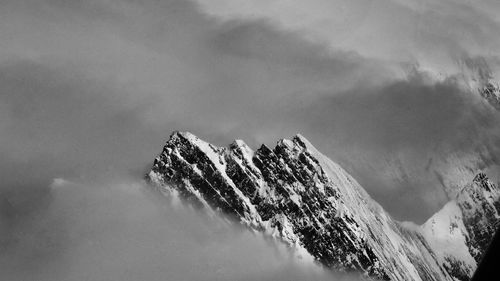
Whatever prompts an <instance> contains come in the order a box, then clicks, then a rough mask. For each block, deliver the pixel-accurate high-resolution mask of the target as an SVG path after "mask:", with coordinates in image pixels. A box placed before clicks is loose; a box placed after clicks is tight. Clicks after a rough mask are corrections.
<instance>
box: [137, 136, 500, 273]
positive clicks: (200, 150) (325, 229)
mask: <svg viewBox="0 0 500 281" xmlns="http://www.w3.org/2000/svg"><path fill="white" fill-rule="evenodd" d="M146 178H147V179H148V181H149V182H150V183H151V184H152V185H154V186H156V187H157V188H158V189H159V190H160V191H162V192H163V193H164V194H165V195H167V196H171V195H172V194H173V195H174V196H179V197H181V198H183V199H184V200H185V201H186V202H189V203H190V204H192V205H194V206H197V207H200V208H207V209H208V210H211V211H215V212H217V211H222V212H224V213H226V214H229V215H231V216H234V217H235V218H236V219H237V220H239V221H241V222H242V223H243V224H246V225H247V226H249V227H251V228H253V229H257V230H261V231H264V232H266V233H268V234H270V235H273V236H277V237H279V238H281V239H282V240H283V241H284V242H286V243H289V244H293V245H295V246H296V247H299V248H303V249H305V250H307V252H309V253H310V254H311V255H312V256H313V257H314V258H315V259H317V260H318V261H319V262H321V263H322V264H324V265H325V266H328V267H331V268H334V269H338V270H344V271H349V270H356V271H361V272H362V273H363V274H364V275H365V276H368V277H372V278H377V279H383V280H468V279H469V278H470V277H471V275H472V273H473V271H474V270H475V268H476V267H477V263H478V261H479V259H480V258H481V256H482V254H483V253H484V252H485V249H486V247H487V245H488V243H489V241H490V240H491V239H492V237H493V234H494V231H495V229H496V228H495V226H496V224H497V222H498V221H499V218H500V216H499V213H500V203H499V196H500V192H499V190H498V189H497V187H496V186H494V185H493V184H491V183H490V182H489V181H488V179H487V178H486V177H485V176H484V175H483V174H480V175H478V176H476V178H475V179H474V181H473V182H472V184H470V185H469V186H467V187H465V188H464V189H463V190H462V191H461V192H460V193H459V195H458V196H457V198H456V200H453V201H452V202H450V203H448V204H447V205H446V206H445V207H444V208H443V209H442V210H441V211H439V212H438V213H437V214H436V215H434V216H433V217H432V218H430V219H429V221H427V222H426V223H425V224H424V225H422V226H416V225H410V224H408V223H406V224H402V223H399V222H397V221H395V220H393V219H392V218H391V217H390V216H389V215H388V214H387V213H386V212H385V211H384V210H383V209H382V208H381V206H380V205H378V204H377V203H376V202H375V201H374V200H372V199H371V198H370V196H369V195H368V194H367V193H366V192H365V191H364V189H363V188H362V187H361V186H360V185H359V184H358V183H357V182H356V180H355V179H354V178H352V177H351V176H350V175H349V174H348V173H347V172H346V171H344V170H343V169H342V168H341V167H340V166H339V165H337V164H336V163H334V162H333V161H331V160H330V159H328V158H327V157H326V156H324V155H323V154H321V153H320V152H319V151H318V150H317V149H316V148H314V146H313V145H312V144H311V143H310V142H309V141H308V140H307V139H305V138H304V137H303V136H301V135H297V136H295V137H293V138H292V139H291V140H287V139H283V140H280V141H279V142H278V143H277V145H276V147H275V148H273V149H271V148H269V147H267V146H265V145H262V146H261V147H260V148H259V149H257V150H256V151H253V150H252V149H251V148H249V147H248V146H247V145H246V144H245V143H244V142H243V141H241V140H237V141H234V142H233V143H232V144H231V145H230V146H229V147H228V148H221V147H216V146H213V145H212V144H209V143H207V142H204V141H202V140H200V139H199V138H197V137H196V136H194V135H192V134H190V133H181V132H174V133H173V134H172V135H171V137H170V139H169V140H168V141H167V143H166V145H165V147H164V148H163V151H162V153H161V154H160V155H159V156H158V157H157V158H156V159H155V161H154V164H153V167H152V169H151V171H150V172H149V173H148V174H147V176H146ZM477 226H479V228H478V227H477Z"/></svg>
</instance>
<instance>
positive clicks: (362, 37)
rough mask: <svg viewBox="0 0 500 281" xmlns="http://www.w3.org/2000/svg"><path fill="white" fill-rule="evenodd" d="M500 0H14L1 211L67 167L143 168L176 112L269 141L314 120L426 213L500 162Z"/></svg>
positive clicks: (6, 64) (200, 126)
mask: <svg viewBox="0 0 500 281" xmlns="http://www.w3.org/2000/svg"><path fill="white" fill-rule="evenodd" d="M498 11H500V7H499V4H498V1H495V0H490V1H488V0H484V1H474V2H472V1H467V0H455V1H452V0H439V1H413V0H390V1H382V2H381V1H370V0H356V1H340V0H338V1H326V0H325V1H323V0H317V1H307V2H304V1H251V2H250V1H236V0H227V1H225V0H217V1H215V0H214V1H212V0H211V1H204V0H199V1H197V2H189V1H180V0H179V1H176V0H166V1H153V0H151V1H149V0H147V1H133V0H128V1H126V0H123V1H121V0H87V1H83V0H82V1H79V0H75V1H62V0H15V1H14V0H12V1H9V0H1V1H0V26H1V28H0V136H1V138H0V159H1V160H0V177H1V178H2V183H1V184H0V204H1V205H0V207H1V208H0V216H1V221H0V222H1V225H0V227H2V229H3V231H6V232H9V230H10V229H15V227H16V226H18V225H22V223H23V222H24V221H26V220H28V221H29V219H30V218H31V217H32V216H33V214H36V213H39V212H40V211H41V210H44V209H46V208H48V207H49V206H51V205H52V204H54V203H53V200H54V199H53V195H52V192H51V191H50V190H51V189H50V188H49V186H50V183H51V182H52V181H53V179H54V178H66V179H75V180H77V181H79V182H85V183H89V184H90V183H94V182H96V181H106V180H109V179H116V178H123V177H126V178H130V177H132V178H138V177H140V176H142V174H143V173H144V172H145V171H146V170H147V168H148V166H149V165H150V163H151V161H152V160H153V158H154V157H155V155H156V153H158V152H159V151H160V150H161V147H162V145H163V143H164V141H165V140H166V138H167V137H168V136H169V134H170V132H171V131H172V130H185V131H191V132H193V133H194V134H196V135H198V136H200V137H201V138H203V139H206V140H208V141H210V142H213V143H215V144H217V145H221V146H222V145H226V144H228V143H230V142H231V141H232V140H233V139H235V138H239V139H244V140H245V141H247V142H248V143H249V144H250V145H252V146H253V147H257V146H258V145H259V144H260V143H263V142H264V143H266V144H269V145H272V144H274V143H275V142H276V140H278V139H279V138H283V137H289V136H291V135H294V134H296V133H297V132H300V133H302V134H304V135H305V136H306V137H307V138H309V139H310V141H311V142H312V143H314V144H315V145H316V146H317V147H318V149H320V150H321V151H323V152H324V153H325V154H327V155H328V156H330V157H331V158H332V159H333V160H334V161H337V162H339V163H340V164H341V165H342V166H344V167H345V168H346V169H347V170H348V171H349V172H351V173H352V174H353V175H354V176H355V178H357V179H358V180H359V181H360V182H361V184H362V185H363V186H364V187H365V188H366V189H367V191H368V192H369V193H370V194H371V195H372V196H373V197H374V198H375V199H376V200H378V201H379V202H380V203H381V204H382V205H383V206H384V208H386V209H387V210H388V211H389V212H390V213H391V214H392V215H393V216H394V217H396V218H398V219H401V220H413V221H417V222H423V221H424V220H425V219H426V218H427V217H429V216H430V215H431V214H432V213H433V212H435V211H436V210H438V209H439V208H440V207H441V206H442V205H443V204H444V202H446V201H447V200H448V198H447V195H446V194H445V192H444V191H443V189H444V188H443V187H442V184H443V182H444V183H446V181H447V180H449V179H447V178H446V176H447V175H454V174H453V172H452V171H453V169H454V166H457V165H458V166H461V167H462V166H463V167H469V168H470V169H471V170H474V171H475V170H476V169H477V170H479V169H486V170H488V171H489V172H490V173H492V174H495V171H496V172H498V166H495V165H498V164H499V162H500V161H499V159H498V155H500V137H499V135H500V132H499V127H498V126H497V124H498V122H499V121H500V116H499V115H500V114H499V113H498V112H496V111H494V110H493V109H492V108H491V107H489V106H488V105H487V104H486V103H485V102H484V101H483V100H481V98H480V97H479V96H478V95H477V94H475V93H474V92H473V90H474V89H475V88H476V87H478V86H479V85H480V84H481V83H482V82H484V79H485V78H489V77H491V78H492V79H494V80H499V78H500V77H499V74H498V69H499V66H500V54H499V50H500V34H499V33H500V19H499V13H498ZM450 159H451V160H450ZM492 167H493V168H492ZM91 185H95V184H91ZM83 186H85V185H83ZM82 188H83V187H82Z"/></svg>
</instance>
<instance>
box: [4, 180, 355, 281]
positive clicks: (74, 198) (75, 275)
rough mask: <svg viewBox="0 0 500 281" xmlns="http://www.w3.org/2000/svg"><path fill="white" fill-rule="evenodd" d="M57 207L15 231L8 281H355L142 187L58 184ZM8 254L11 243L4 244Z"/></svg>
mask: <svg viewBox="0 0 500 281" xmlns="http://www.w3.org/2000/svg"><path fill="white" fill-rule="evenodd" d="M53 185H57V186H58V187H59V188H56V189H52V191H51V203H50V205H49V206H48V208H47V209H46V210H44V212H43V213H41V214H33V216H32V217H30V219H29V220H27V221H25V223H24V224H23V225H21V226H17V227H16V228H12V229H11V232H10V233H9V234H10V236H8V237H7V236H2V237H3V240H5V239H11V240H14V241H15V243H8V244H7V247H3V248H2V249H3V250H2V253H1V254H0V269H1V272H2V277H3V278H6V279H8V280H35V279H36V280H68V281H69V280H87V279H89V280H118V279H119V280H297V281H298V280H305V279H307V280H355V279H354V278H355V277H354V276H352V275H340V274H336V275H334V274H333V273H331V272H327V271H326V270H324V269H322V268H321V267H319V266H318V265H317V264H315V263H313V262H312V261H311V260H303V259H299V258H298V257H297V255H296V254H294V252H293V251H292V250H290V249H288V248H286V247H285V246H284V245H283V244H281V243H277V242H275V241H274V240H273V239H264V238H263V237H262V236H261V235H260V234H256V233H252V232H250V231H248V230H245V229H243V228H242V227H238V226H237V225H230V224H228V223H227V222H226V221H225V220H223V219H221V218H211V219H209V218H207V217H206V216H204V215H203V214H202V213H198V212H197V211H194V210H192V209H190V208H187V207H183V206H180V205H177V206H176V207H174V206H172V205H171V204H170V203H169V201H168V200H167V199H166V198H161V199H159V198H158V197H157V195H156V194H154V195H153V194H151V193H150V192H151V191H148V190H146V189H145V187H143V186H142V184H140V183H135V182H126V181H121V182H102V183H100V184H96V185H95V186H94V185H88V184H80V183H75V182H71V181H68V180H66V179H58V180H54V184H53ZM3 245H4V246H5V243H3Z"/></svg>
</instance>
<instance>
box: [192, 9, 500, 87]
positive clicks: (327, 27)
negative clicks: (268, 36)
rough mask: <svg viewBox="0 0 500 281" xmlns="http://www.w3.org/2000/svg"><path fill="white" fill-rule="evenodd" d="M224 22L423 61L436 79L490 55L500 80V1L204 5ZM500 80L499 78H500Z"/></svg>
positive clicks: (394, 59)
mask: <svg viewBox="0 0 500 281" xmlns="http://www.w3.org/2000/svg"><path fill="white" fill-rule="evenodd" d="M197 2H198V3H200V5H201V7H202V8H203V10H204V11H205V12H207V13H209V14H210V15H213V16H214V17H216V18H219V19H222V20H234V19H240V20H241V19H247V20H255V19H266V20H269V21H272V22H273V23H275V24H276V25H279V26H280V27H282V28H284V29H286V30H293V31H296V32H298V33H300V34H301V36H302V37H303V38H306V39H308V40H311V41H320V42H325V43H327V44H328V45H329V46H330V47H331V48H333V49H342V50H349V51H354V52H357V53H359V54H360V55H362V56H364V57H370V58H374V59H380V60H382V61H385V63H386V64H390V65H394V64H395V65H398V64H401V63H408V62H418V63H419V64H420V65H421V67H422V68H423V69H425V70H426V71H431V72H432V73H433V74H434V75H442V74H445V75H450V74H457V73H459V72H460V69H459V67H458V66H457V59H460V58H461V57H463V56H464V54H467V55H468V56H477V55H480V56H484V57H487V58H488V60H490V61H491V64H493V67H494V69H495V75H498V74H497V72H498V69H499V64H498V62H496V61H495V60H497V59H498V57H499V53H498V50H499V47H500V40H499V39H498V38H500V37H499V34H498V33H499V30H500V28H499V26H500V21H499V19H498V15H496V14H495V13H492V11H496V10H498V9H499V8H500V7H499V4H498V3H497V2H495V1H488V0H484V1H475V2H474V3H471V2H470V1H462V0H460V1H447V0H441V1H414V0H393V1H383V2H380V1H373V0H356V1H345V0H334V1H326V0H314V1H308V2H307V3H305V2H303V1H286V2H283V1H271V2H270V1H252V2H251V3H249V2H247V1H230V0H216V1H205V0H198V1H197ZM496 78H497V79H498V78H499V77H496Z"/></svg>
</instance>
